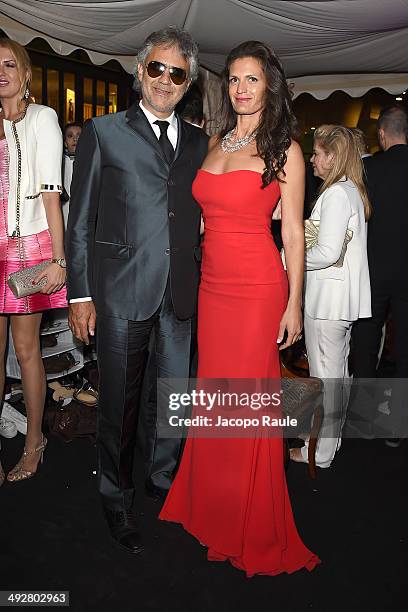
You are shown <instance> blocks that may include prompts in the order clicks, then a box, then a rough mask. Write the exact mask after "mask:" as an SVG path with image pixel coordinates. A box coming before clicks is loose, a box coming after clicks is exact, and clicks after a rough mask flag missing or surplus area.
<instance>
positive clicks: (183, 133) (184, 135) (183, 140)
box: [174, 115, 190, 161]
mask: <svg viewBox="0 0 408 612" xmlns="http://www.w3.org/2000/svg"><path fill="white" fill-rule="evenodd" d="M176 117H177V123H178V132H177V133H178V138H177V146H176V150H175V152H174V161H176V160H177V159H178V158H179V157H180V155H181V154H182V152H183V149H184V147H185V146H186V144H187V142H188V140H189V138H190V130H189V129H188V126H187V124H186V122H185V121H183V120H182V119H180V117H179V116H178V115H176Z"/></svg>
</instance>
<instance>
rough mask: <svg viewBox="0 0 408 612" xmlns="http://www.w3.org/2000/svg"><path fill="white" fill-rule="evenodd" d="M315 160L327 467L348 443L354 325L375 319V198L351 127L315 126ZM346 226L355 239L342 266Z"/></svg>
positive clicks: (309, 290) (311, 332)
mask: <svg viewBox="0 0 408 612" xmlns="http://www.w3.org/2000/svg"><path fill="white" fill-rule="evenodd" d="M311 162H312V164H313V170H314V174H315V176H318V177H320V178H321V179H323V181H324V183H323V185H322V186H321V188H320V195H319V197H318V199H317V201H316V204H315V206H314V208H313V210H312V212H311V215H310V219H311V221H316V222H318V224H315V225H316V226H317V225H318V228H319V229H318V238H317V244H315V245H314V246H312V247H311V248H309V249H307V250H306V260H305V268H306V270H305V297H304V310H305V312H304V329H305V341H306V348H307V354H308V359H309V369H310V375H311V376H316V377H318V378H320V379H322V380H323V382H324V421H323V427H322V431H321V436H320V438H319V440H318V443H317V448H316V465H318V466H319V467H322V468H325V467H329V466H330V464H331V462H332V460H333V458H334V456H335V453H336V451H337V450H338V449H339V448H340V443H341V429H342V426H343V423H344V419H345V412H346V408H347V402H348V395H349V385H347V379H348V378H349V373H348V365H347V361H348V355H349V346H350V334H351V327H352V325H353V321H355V320H357V319H359V318H364V317H370V316H371V295H370V278H369V272H368V262H367V219H368V218H369V216H370V203H369V200H368V196H367V192H366V190H365V186H364V181H363V166H362V162H361V159H360V155H359V151H358V143H357V141H356V138H355V135H354V134H353V132H352V131H351V130H349V129H348V128H345V127H343V126H339V125H322V126H320V127H319V128H318V129H317V130H316V131H315V135H314V149H313V156H312V158H311ZM347 230H351V232H352V237H351V240H350V242H349V243H348V245H347V249H346V252H345V255H344V260H343V263H342V264H341V259H340V258H341V255H342V251H343V244H344V240H345V236H346V232H347ZM350 235H351V233H350V232H349V236H350ZM339 259H340V261H339ZM345 383H346V384H345ZM307 450H308V440H307V439H306V443H305V446H304V447H302V448H300V449H299V448H296V449H291V453H290V457H291V459H292V460H293V461H297V462H302V463H307Z"/></svg>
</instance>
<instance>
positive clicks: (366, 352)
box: [352, 107, 408, 445]
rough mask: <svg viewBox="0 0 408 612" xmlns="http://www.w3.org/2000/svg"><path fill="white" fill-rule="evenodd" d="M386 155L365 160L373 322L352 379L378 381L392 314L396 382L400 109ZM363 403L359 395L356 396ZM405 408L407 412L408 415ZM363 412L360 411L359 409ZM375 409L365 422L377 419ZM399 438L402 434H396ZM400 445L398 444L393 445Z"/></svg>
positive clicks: (403, 320)
mask: <svg viewBox="0 0 408 612" xmlns="http://www.w3.org/2000/svg"><path fill="white" fill-rule="evenodd" d="M377 129H378V140H379V143H380V146H381V148H382V150H383V153H381V154H378V155H374V156H372V157H367V158H365V159H364V166H365V171H366V178H367V187H368V193H369V197H370V201H371V204H372V208H373V212H372V216H371V219H370V220H369V222H368V244H367V250H368V263H369V268H370V282H371V302H372V305H371V308H372V317H371V319H361V320H359V321H358V322H357V323H356V324H355V326H354V327H353V333H352V340H353V374H354V377H356V378H375V376H376V370H377V362H378V354H379V350H380V344H381V335H382V327H383V325H384V323H385V321H386V317H387V314H388V312H389V311H391V315H392V319H393V322H394V328H395V347H394V348H395V365H396V369H395V374H394V375H395V378H398V379H408V273H407V264H408V144H407V136H408V118H407V114H406V112H405V111H404V109H403V108H401V107H390V108H388V109H385V110H384V111H383V112H382V113H381V114H380V117H379V119H378V124H377ZM403 391H404V388H403V385H401V384H399V383H398V384H396V385H395V386H394V387H393V393H392V399H391V404H390V410H391V414H392V416H393V422H394V423H396V425H397V430H398V429H399V430H400V431H401V428H403V427H404V425H403V422H404V414H403V412H404V410H405V411H407V410H408V408H407V407H406V402H407V396H406V394H404V393H403ZM357 397H358V395H357ZM404 405H405V409H404ZM356 408H358V406H356ZM375 410H376V405H375V404H373V405H372V406H371V414H370V413H367V414H366V415H365V416H366V418H368V421H369V422H372V421H373V420H374V418H375ZM396 433H397V435H398V432H396ZM388 443H389V445H397V444H398V440H396V441H394V442H392V441H389V442H388Z"/></svg>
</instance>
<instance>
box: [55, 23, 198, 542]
mask: <svg viewBox="0 0 408 612" xmlns="http://www.w3.org/2000/svg"><path fill="white" fill-rule="evenodd" d="M197 73H198V63H197V46H196V45H195V43H194V42H193V41H192V39H191V37H190V35H189V34H188V33H187V32H184V31H182V30H178V29H176V28H166V29H165V30H162V31H159V32H154V33H153V34H151V35H150V36H149V37H148V38H147V39H146V41H145V42H144V44H143V46H142V48H141V49H140V51H139V53H138V56H137V80H138V83H139V86H140V90H141V95H142V99H141V101H140V103H138V104H135V105H133V106H132V107H130V108H129V109H128V111H126V112H122V113H117V114H115V115H105V116H103V117H97V118H95V119H93V120H91V121H90V122H89V123H88V124H87V126H86V127H85V129H84V131H83V134H82V136H81V139H80V142H79V146H78V151H77V158H76V164H75V172H74V178H73V183H72V187H71V205H70V206H71V207H70V215H69V222H68V231H67V249H66V250H67V261H68V274H67V286H68V297H69V300H70V323H71V327H72V330H73V332H74V334H75V335H76V336H77V337H78V338H80V339H81V340H83V341H84V342H86V343H87V342H89V335H93V334H94V333H95V324H96V320H97V321H98V333H97V354H98V365H99V372H100V388H99V420H98V440H97V442H98V463H99V465H98V480H99V491H100V494H101V497H102V503H103V507H104V510H105V515H106V518H107V521H108V525H109V527H110V530H111V534H112V536H113V538H114V539H115V540H116V541H117V542H118V543H119V544H120V545H121V546H122V547H124V548H125V549H126V550H128V551H130V552H133V553H138V552H140V551H141V550H142V543H141V538H140V535H139V531H138V528H137V525H136V521H135V518H134V515H133V514H132V511H131V509H132V504H133V498H134V483H133V479H132V468H133V458H134V448H135V439H136V429H137V419H138V412H139V403H140V391H141V384H142V379H143V375H144V370H145V364H146V354H147V348H148V346H149V342H150V339H151V336H152V335H154V338H155V349H156V362H157V372H158V376H159V377H166V378H185V379H187V378H188V376H189V367H190V345H191V337H192V331H193V330H192V317H193V316H194V312H195V308H196V295H197V287H198V281H199V263H198V260H199V227H200V209H199V207H198V205H197V203H196V202H195V200H194V199H193V196H192V193H191V185H192V182H193V180H194V177H195V175H196V172H197V169H198V168H199V167H200V166H201V163H202V161H203V159H204V157H205V155H206V152H207V137H206V135H205V134H204V133H203V131H202V130H200V129H198V128H196V127H194V126H191V125H189V124H187V123H186V122H184V121H183V120H182V119H180V118H179V117H178V116H177V115H176V114H175V113H174V108H175V106H176V104H177V102H178V101H179V100H180V99H181V98H182V97H183V95H184V94H185V92H186V91H187V89H188V87H189V85H190V84H191V83H192V82H193V81H194V79H195V78H196V76H197ZM150 442H151V444H152V447H153V450H152V464H151V468H150V474H149V475H148V485H149V490H150V492H153V493H155V494H156V495H158V496H161V497H164V496H165V494H166V491H167V490H168V489H169V487H170V484H171V480H172V476H173V473H174V470H175V467H176V464H177V460H178V456H179V453H180V440H178V439H172V440H167V439H165V440H161V439H160V438H158V437H157V436H156V435H155V432H153V433H152V440H151V441H150Z"/></svg>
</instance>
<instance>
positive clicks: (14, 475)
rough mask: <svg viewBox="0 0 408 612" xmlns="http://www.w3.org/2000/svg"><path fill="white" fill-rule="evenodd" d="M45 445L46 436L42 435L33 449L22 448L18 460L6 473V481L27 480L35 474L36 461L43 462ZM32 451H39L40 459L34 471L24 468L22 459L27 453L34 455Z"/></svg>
mask: <svg viewBox="0 0 408 612" xmlns="http://www.w3.org/2000/svg"><path fill="white" fill-rule="evenodd" d="M46 446H47V438H46V437H45V436H43V438H42V442H41V444H40V445H39V446H37V448H35V449H34V450H31V451H28V450H26V449H25V448H24V452H23V456H22V457H21V459H20V461H19V462H18V463H17V465H16V466H15V467H14V468H13V469H12V470H11V471H10V472H9V473H8V474H7V480H8V482H19V481H20V480H28V478H32V477H33V476H35V474H36V473H37V471H38V463H42V462H43V458H44V450H45V448H46ZM34 453H41V454H40V459H39V461H38V463H37V469H36V470H35V472H30V471H29V470H25V469H24V459H25V458H26V457H28V456H29V455H34Z"/></svg>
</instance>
